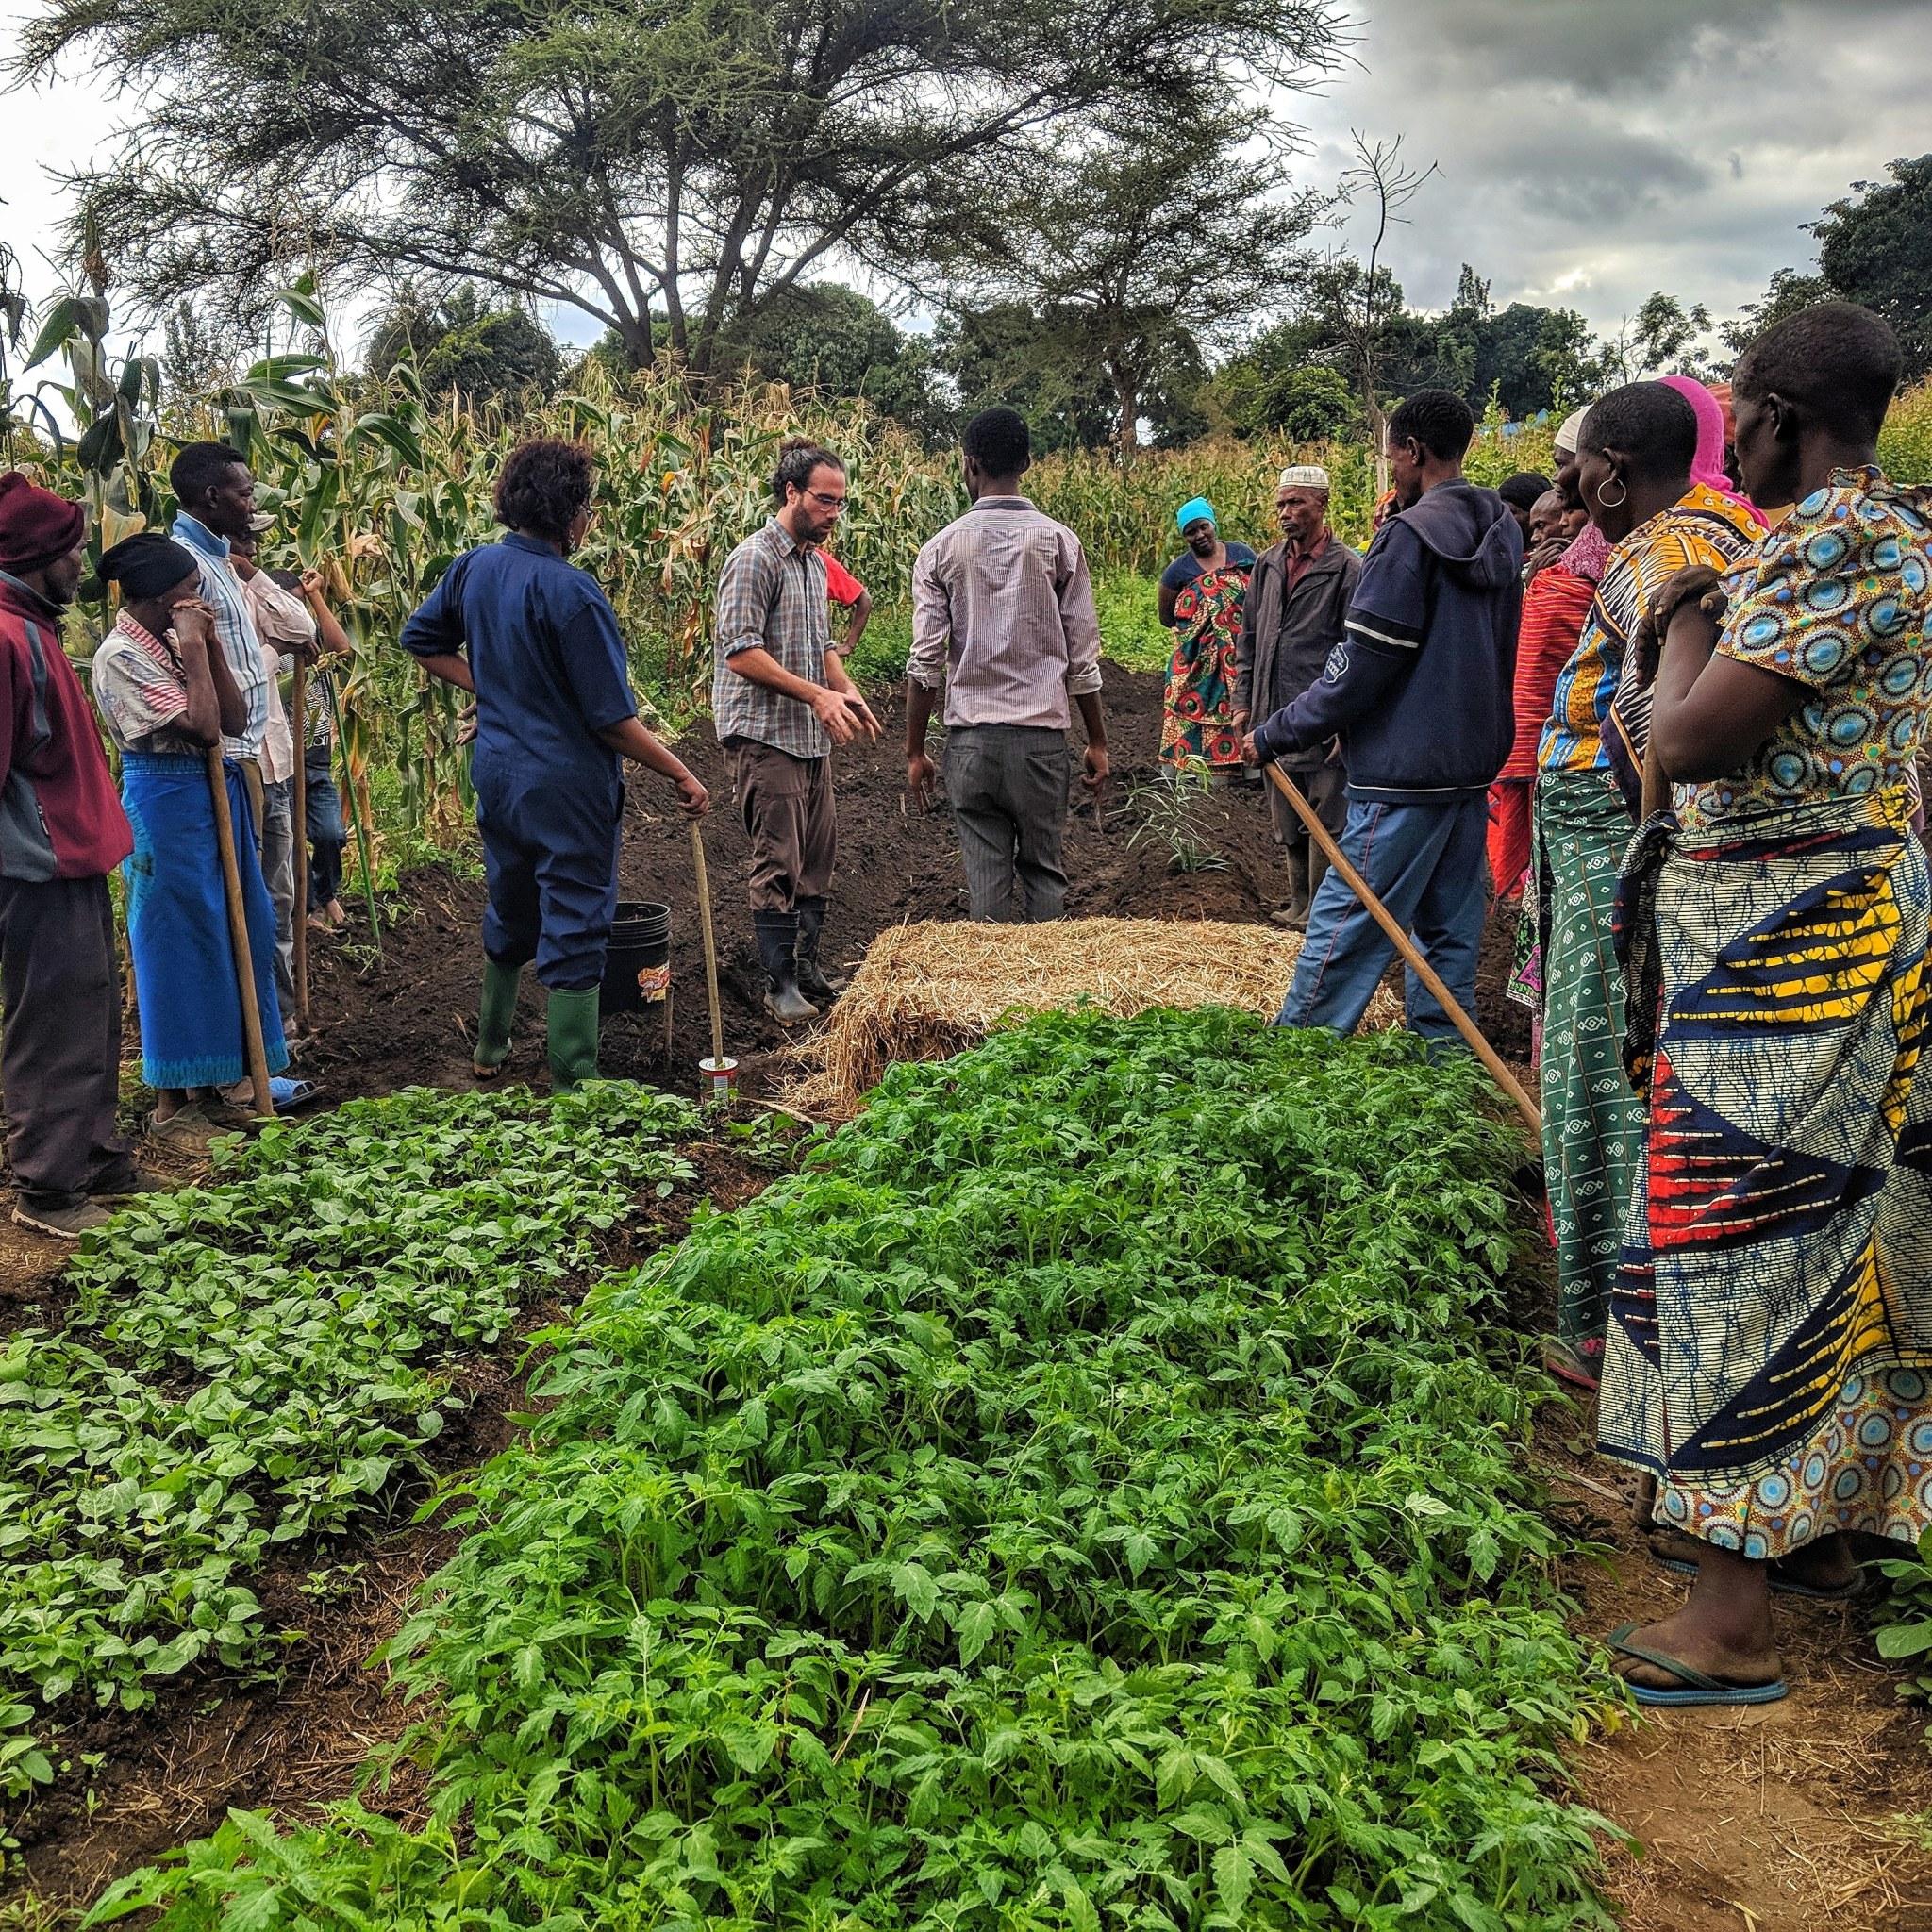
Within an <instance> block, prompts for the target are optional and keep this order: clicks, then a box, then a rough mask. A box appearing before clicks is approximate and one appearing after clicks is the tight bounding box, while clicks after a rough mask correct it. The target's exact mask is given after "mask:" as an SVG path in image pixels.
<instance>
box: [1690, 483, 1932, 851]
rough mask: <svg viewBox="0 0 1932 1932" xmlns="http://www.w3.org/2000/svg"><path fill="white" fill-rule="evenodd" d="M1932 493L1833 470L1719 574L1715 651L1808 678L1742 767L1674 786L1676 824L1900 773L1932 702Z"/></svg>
mask: <svg viewBox="0 0 1932 1932" xmlns="http://www.w3.org/2000/svg"><path fill="white" fill-rule="evenodd" d="M1928 540H1932V490H1927V489H1924V488H1918V489H1914V488H1910V487H1907V486H1905V485H1900V484H1894V483H1891V482H1890V481H1888V480H1887V478H1886V477H1885V476H1884V475H1882V474H1881V473H1880V472H1879V471H1878V470H1876V469H1870V470H1835V471H1833V472H1832V476H1831V481H1830V483H1829V484H1828V485H1827V486H1826V487H1825V488H1824V489H1823V490H1821V491H1817V492H1816V493H1815V494H1814V495H1811V496H1807V498H1806V499H1805V501H1804V502H1803V503H1801V504H1799V505H1798V507H1797V508H1796V509H1794V510H1793V511H1792V512H1791V513H1790V516H1788V517H1787V518H1785V520H1784V521H1783V522H1782V523H1781V524H1779V525H1778V526H1777V528H1776V529H1775V530H1774V531H1772V532H1771V533H1770V534H1769V535H1767V536H1766V537H1765V538H1764V539H1763V541H1762V542H1761V543H1759V545H1758V546H1757V549H1756V550H1754V551H1753V552H1751V554H1750V555H1748V556H1746V557H1745V558H1743V559H1742V560H1741V561H1740V563H1739V564H1738V566H1737V568H1736V569H1735V570H1733V571H1731V572H1730V573H1729V574H1728V575H1726V576H1725V578H1724V593H1725V595H1726V597H1727V598H1728V599H1729V603H1730V610H1731V619H1730V621H1729V622H1727V623H1726V624H1725V625H1724V636H1723V638H1722V639H1721V640H1720V641H1719V643H1718V650H1719V652H1720V654H1721V655H1723V656H1724V657H1726V658H1736V659H1737V660H1738V661H1739V663H1740V664H1757V665H1760V666H1762V667H1763V669H1765V670H1767V671H1775V672H1777V673H1778V674H1779V675H1781V676H1784V677H1790V678H1795V679H1796V680H1797V681H1798V682H1799V683H1800V684H1805V685H1808V686H1809V687H1810V688H1811V689H1812V691H1814V692H1815V693H1816V695H1815V696H1814V697H1813V698H1812V699H1811V700H1810V702H1809V703H1807V704H1806V705H1803V706H1801V707H1800V708H1798V709H1797V710H1795V711H1793V712H1792V713H1791V714H1790V717H1788V718H1787V719H1786V720H1785V721H1784V723H1783V724H1780V725H1779V726H1778V728H1777V729H1776V730H1775V731H1774V733H1773V734H1772V736H1771V737H1770V739H1769V740H1768V741H1766V742H1765V743H1764V745H1763V746H1762V747H1761V748H1760V749H1759V750H1758V751H1757V753H1756V755H1755V756H1753V757H1752V758H1748V759H1746V760H1745V762H1744V765H1743V766H1742V768H1741V769H1740V770H1739V771H1737V772H1733V773H1731V774H1727V775H1726V776H1724V777H1722V778H1716V779H1712V780H1711V781H1710V782H1709V783H1708V784H1704V785H1687V786H1683V787H1680V788H1679V790H1678V795H1677V816H1678V819H1679V820H1680V822H1681V823H1682V824H1685V825H1687V826H1689V825H1704V824H1714V823H1715V822H1716V821H1717V820H1719V819H1723V818H1735V817H1738V816H1740V815H1741V814H1744V813H1749V812H1754V811H1764V810H1772V809H1776V808H1780V807H1783V806H1787V805H1795V804H1797V803H1799V802H1800V801H1802V800H1805V799H1812V798H1825V797H1857V796H1859V795H1861V794H1863V793H1866V792H1871V791H1882V790H1884V789H1885V788H1886V787H1888V786H1891V785H1903V784H1906V783H1907V782H1908V781H1909V778H1910V776H1911V775H1912V773H1913V766H1914V762H1915V760H1916V758H1917V756H1918V747H1919V741H1920V739H1921V738H1922V737H1923V736H1924V728H1925V714H1926V709H1927V707H1928V705H1932V656H1928V655H1927V651H1926V647H1925V641H1924V636H1923V632H1924V626H1925V624H1926V620H1927V617H1928V615H1932V596H1928V591H1927V578H1928V575H1932V555H1928V552H1932V541H1928Z"/></svg>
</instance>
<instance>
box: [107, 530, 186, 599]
mask: <svg viewBox="0 0 1932 1932" xmlns="http://www.w3.org/2000/svg"><path fill="white" fill-rule="evenodd" d="M200 570H201V562H200V559H199V558H196V557H195V555H194V553H193V552H192V550H187V549H184V548H183V547H182V545H180V544H179V543H176V542H175V541H174V539H173V538H172V537H164V536H162V535H161V533H160V532H159V531H158V530H140V531H137V532H136V533H135V535H133V536H132V537H125V538H123V539H122V541H120V542H118V543H117V544H115V545H114V547H113V549H111V550H109V551H108V552H107V554H106V555H105V556H103V557H102V558H101V575H102V577H103V578H104V579H105V580H106V581H107V582H108V583H110V584H119V585H120V586H121V594H122V595H123V596H124V597H125V598H127V599H129V600H130V601H131V602H133V603H136V604H141V603H145V602H146V600H147V599H148V598H150V597H158V596H159V595H160V594H161V592H162V591H172V590H173V589H174V588H175V585H176V584H178V583H180V582H181V581H182V579H183V578H185V577H192V576H195V575H198V574H199V573H200Z"/></svg>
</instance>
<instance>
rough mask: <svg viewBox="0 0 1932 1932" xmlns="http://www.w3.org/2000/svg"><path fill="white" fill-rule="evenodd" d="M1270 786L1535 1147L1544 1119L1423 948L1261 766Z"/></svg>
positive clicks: (1307, 809)
mask: <svg viewBox="0 0 1932 1932" xmlns="http://www.w3.org/2000/svg"><path fill="white" fill-rule="evenodd" d="M1262 769H1263V770H1264V771H1265V772H1266V773H1267V774H1268V776H1269V780H1270V782H1271V783H1273V784H1274V785H1275V786H1276V787H1278V788H1279V790H1280V791H1281V795H1282V796H1283V797H1284V798H1286V799H1287V800H1288V802H1289V804H1291V806H1293V808H1294V809H1295V815H1296V816H1297V817H1298V818H1299V819H1300V820H1301V822H1302V824H1305V825H1306V826H1307V828H1308V837H1309V838H1311V839H1312V840H1313V841H1315V843H1316V844H1317V845H1319V846H1320V847H1321V848H1322V854H1323V857H1324V858H1326V859H1327V861H1328V863H1329V864H1330V865H1332V866H1333V867H1334V868H1335V870H1336V871H1337V872H1339V873H1340V874H1341V876H1342V878H1343V879H1344V880H1346V881H1347V883H1348V889H1349V891H1352V892H1353V893H1354V894H1355V895H1356V897H1357V899H1359V900H1360V901H1361V902H1362V904H1363V905H1364V906H1366V907H1367V908H1368V909H1369V916H1370V918H1372V919H1373V920H1374V922H1375V924H1377V925H1379V926H1380V927H1381V928H1382V930H1383V931H1384V932H1385V933H1387V934H1388V935H1389V938H1390V940H1391V942H1392V943H1393V945H1394V947H1395V950H1396V951H1397V952H1398V953H1400V954H1401V955H1402V958H1403V963H1404V964H1405V965H1407V967H1408V969H1409V970H1410V971H1411V972H1412V973H1413V974H1415V976H1416V977H1417V978H1418V979H1420V980H1421V981H1422V983H1423V984H1424V986H1425V987H1427V988H1428V990H1429V991H1430V992H1432V993H1433V994H1434V995H1435V996H1436V1000H1437V1003H1438V1004H1439V1005H1440V1006H1441V1008H1442V1010H1443V1011H1444V1012H1445V1013H1447V1014H1448V1015H1449V1018H1450V1019H1451V1020H1452V1021H1453V1022H1454V1023H1455V1025H1456V1030H1457V1032H1458V1033H1459V1034H1461V1035H1462V1037H1463V1039H1464V1040H1465V1041H1467V1042H1468V1044H1469V1050H1470V1052H1472V1053H1473V1054H1474V1055H1475V1057H1476V1058H1477V1059H1479V1060H1480V1061H1482V1063H1483V1065H1484V1066H1485V1067H1487V1068H1488V1069H1489V1072H1490V1077H1491V1079H1492V1080H1494V1081H1495V1083H1496V1085H1497V1086H1498V1087H1500V1088H1501V1089H1502V1090H1503V1091H1504V1092H1505V1093H1507V1095H1508V1096H1509V1098H1510V1099H1511V1100H1512V1101H1514V1102H1515V1103H1516V1109H1517V1111H1518V1112H1519V1113H1520V1114H1522V1116H1523V1118H1524V1121H1525V1122H1527V1123H1528V1125H1529V1131H1530V1134H1531V1136H1532V1137H1533V1138H1534V1139H1535V1140H1536V1141H1537V1143H1538V1144H1539V1146H1540V1145H1541V1141H1542V1131H1543V1117H1542V1115H1541V1113H1540V1112H1539V1111H1538V1110H1537V1104H1536V1102H1535V1101H1533V1100H1532V1099H1531V1098H1530V1097H1529V1095H1528V1094H1527V1093H1525V1092H1524V1091H1523V1083H1522V1082H1521V1081H1520V1080H1518V1079H1517V1077H1516V1075H1515V1074H1512V1073H1511V1072H1510V1071H1509V1069H1508V1068H1507V1066H1506V1065H1505V1064H1504V1062H1503V1057H1502V1056H1501V1055H1500V1054H1499V1053H1498V1052H1497V1051H1496V1049H1495V1048H1494V1047H1493V1046H1491V1044H1490V1042H1489V1041H1487V1040H1485V1039H1484V1038H1483V1036H1482V1034H1481V1032H1480V1031H1479V1030H1478V1028H1477V1026H1476V1024H1475V1022H1474V1020H1472V1019H1471V1018H1470V1017H1469V1015H1468V1014H1467V1013H1465V1012H1464V1011H1463V1010H1462V1007H1461V1005H1460V1003H1459V1002H1458V1001H1457V997H1456V995H1455V994H1454V993H1452V992H1451V991H1449V989H1448V988H1447V987H1446V986H1444V985H1443V984H1442V980H1441V974H1438V973H1437V971H1436V969H1435V968H1434V967H1433V966H1431V965H1430V964H1429V962H1428V961H1427V960H1426V959H1425V958H1423V955H1422V949H1421V948H1420V947H1419V946H1418V945H1417V944H1416V942H1415V941H1413V940H1412V939H1410V938H1409V936H1408V935H1407V933H1406V932H1405V931H1404V930H1403V929H1402V924H1401V922H1400V921H1399V920H1397V919H1396V917H1395V916H1394V914H1393V913H1391V911H1390V910H1389V908H1388V907H1386V906H1385V905H1383V903H1382V902H1381V900H1379V899H1378V898H1376V897H1375V895H1374V892H1372V891H1370V890H1369V885H1368V881H1367V880H1366V879H1364V878H1363V877H1362V875H1361V874H1360V873H1358V872H1357V871H1356V869H1355V867H1354V866H1352V865H1351V864H1349V862H1348V860H1347V859H1346V858H1343V857H1342V853H1341V846H1340V845H1338V844H1337V843H1336V842H1335V841H1334V840H1333V839H1332V838H1331V837H1330V836H1329V832H1328V827H1327V826H1326V825H1324V824H1323V823H1322V817H1321V814H1320V813H1319V812H1317V811H1316V809H1315V808H1314V807H1313V806H1312V805H1310V804H1309V803H1308V801H1307V799H1306V798H1304V797H1303V796H1302V795H1301V793H1300V792H1299V791H1296V790H1295V789H1294V787H1293V786H1292V785H1291V784H1290V783H1289V782H1288V780H1287V779H1286V778H1285V777H1283V776H1282V774H1281V773H1280V771H1279V770H1278V769H1277V768H1276V767H1275V766H1274V765H1264V766H1263V767H1262Z"/></svg>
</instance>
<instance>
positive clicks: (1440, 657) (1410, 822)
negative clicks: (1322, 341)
mask: <svg viewBox="0 0 1932 1932" xmlns="http://www.w3.org/2000/svg"><path fill="white" fill-rule="evenodd" d="M1474 433H1475V420H1474V417H1473V416H1472V415H1471V414H1470V410H1469V405H1468V404H1467V403H1465V402H1464V401H1463V400H1462V398H1461V397H1460V396H1457V395H1455V394H1453V393H1452V392H1451V391H1447V390H1427V389H1425V390H1423V391H1419V392H1418V393H1417V394H1415V395H1412V396H1410V397H1409V398H1408V400H1407V402H1405V403H1404V404H1402V406H1401V407H1400V408H1397V409H1396V411H1395V413H1394V414H1393V415H1392V416H1391V418H1390V419H1389V466H1390V470H1391V475H1392V476H1393V478H1394V483H1395V514H1394V515H1392V516H1391V517H1390V518H1389V520H1388V522H1387V523H1385V524H1384V525H1382V527H1381V529H1379V530H1378V531H1377V532H1376V533H1375V541H1374V542H1373V543H1372V544H1370V546H1369V554H1368V557H1367V558H1366V559H1365V560H1364V562H1363V564H1362V570H1361V575H1360V577H1359V579H1358V580H1357V584H1356V587H1355V594H1354V597H1353V599H1352V600H1351V602H1350V604H1349V608H1348V627H1347V633H1346V635H1345V636H1344V638H1343V639H1342V641H1341V642H1340V643H1339V644H1337V645H1336V646H1335V648H1334V650H1333V651H1332V652H1331V653H1330V654H1329V658H1328V667H1327V671H1326V673H1325V675H1324V676H1323V677H1322V678H1321V680H1320V681H1319V682H1318V683H1316V684H1313V685H1311V686H1310V687H1309V688H1308V689H1307V691H1304V692H1303V693H1302V695H1301V696H1300V697H1298V698H1296V699H1295V700H1294V702H1293V703H1292V704H1291V705H1289V706H1288V707H1287V708H1286V709H1284V710H1280V711H1276V712H1275V713H1274V716H1273V717H1271V718H1269V719H1268V720H1267V721H1266V722H1265V723H1264V724H1260V725H1259V726H1257V729H1256V730H1254V731H1253V732H1252V733H1250V734H1249V736H1248V739H1247V741H1246V743H1245V746H1244V751H1245V755H1246V757H1247V758H1248V759H1249V760H1250V762H1253V763H1257V764H1267V763H1271V762H1273V761H1274V759H1276V758H1283V757H1287V756H1291V755H1293V754H1295V753H1298V752H1302V751H1305V750H1307V748H1308V747H1310V746H1313V745H1318V744H1322V743H1324V742H1325V741H1327V740H1329V739H1330V738H1333V737H1335V736H1337V735H1338V734H1340V736H1341V743H1342V752H1343V756H1344V758H1346V760H1347V765H1348V824H1347V826H1346V828H1345V829H1344V830H1343V832H1342V835H1341V849H1342V851H1343V852H1344V853H1346V854H1347V856H1348V859H1349V862H1350V864H1352V865H1353V866H1354V867H1355V869H1356V871H1357V873H1359V874H1361V876H1362V879H1363V880H1364V882H1365V883H1366V884H1367V885H1368V887H1369V889H1370V891H1373V892H1374V894H1375V895H1376V897H1377V898H1379V899H1380V900H1381V902H1382V904H1383V905H1384V906H1385V907H1386V908H1388V910H1389V911H1390V912H1391V914H1392V915H1393V916H1394V917H1395V918H1396V919H1397V920H1399V921H1400V922H1401V923H1402V924H1403V925H1404V926H1406V927H1407V928H1408V929H1409V930H1410V931H1411V932H1412V933H1413V934H1414V935H1415V940H1416V943H1417V944H1418V945H1419V946H1420V947H1421V949H1422V952H1423V954H1424V958H1427V960H1428V961H1429V963H1430V965H1431V966H1433V967H1434V968H1435V969H1436V971H1437V973H1439V974H1441V978H1442V981H1443V983H1444V984H1445V985H1446V986H1447V987H1448V989H1449V991H1450V992H1451V993H1452V994H1453V995H1454V996H1455V998H1456V999H1457V1002H1458V1003H1459V1004H1460V1005H1461V1007H1462V1008H1463V1010H1464V1011H1465V1012H1474V1010H1475V967H1476V949H1477V946H1478V944H1479V943H1480V941H1481V939H1482V929H1483V912H1484V901H1483V857H1484V844H1485V841H1486V839H1487V836H1488V831H1489V788H1490V784H1491V780H1492V779H1493V778H1494V777H1495V775H1496V774H1497V773H1498V772H1499V771H1500V770H1501V769H1502V766H1503V761H1504V759H1505V758H1507V757H1508V755H1509V745H1510V741H1511V740H1512V739H1513V738H1514V737H1515V734H1516V714H1515V710H1514V705H1513V691H1512V680H1513V676H1514V671H1515V664H1516V625H1517V618H1518V613H1519V610H1520V608H1521V606H1522V601H1523V585H1522V577H1521V572H1522V569H1523V533H1522V532H1521V531H1520V530H1519V529H1518V528H1517V526H1516V520H1515V518H1514V517H1512V516H1511V515H1510V514H1509V510H1508V508H1507V505H1505V504H1504V503H1503V501H1502V499H1501V498H1500V497H1498V496H1497V494H1496V492H1495V491H1493V490H1481V489H1478V488H1477V487H1476V486H1475V485H1474V484H1472V483H1468V482H1465V481H1464V480H1463V475H1462V456H1463V452H1464V451H1465V450H1466V449H1468V447H1469V444H1470V440H1471V438H1472V437H1473V436H1474ZM1390 953H1391V944H1390V941H1389V940H1388V938H1387V936H1386V935H1385V934H1384V933H1383V931H1382V929H1381V927H1380V926H1379V925H1377V924H1376V923H1375V921H1374V917H1373V916H1372V915H1371V914H1370V912H1369V910H1368V908H1366V907H1365V906H1363V905H1361V904H1360V903H1359V902H1358V901H1357V898H1356V896H1355V892H1354V891H1353V889H1352V888H1351V887H1350V886H1349V884H1348V882H1347V881H1346V880H1345V879H1343V878H1342V876H1341V874H1339V873H1333V872H1331V873H1330V874H1328V876H1327V877H1326V878H1324V880H1323V881H1322V886H1321V890H1320V891H1318V892H1317V893H1316V894H1315V900H1314V904H1313V906H1312V907H1311V908H1309V912H1308V936H1307V940H1306V941H1305V942H1304V943H1303V946H1302V950H1301V957H1300V958H1298V959H1297V960H1296V961H1295V969H1294V978H1293V980H1292V981H1291V983H1290V986H1289V989H1288V998H1287V1000H1286V1002H1285V1003H1284V1004H1283V1006H1282V1008H1281V1016H1280V1019H1279V1021H1278V1022H1277V1024H1280V1025H1283V1026H1329V1027H1333V1028H1334V1029H1335V1031H1336V1032H1338V1033H1353V1032H1354V1031H1355V1029H1356V1027H1357V1024H1359V1023H1360V1021H1361V1017H1362V1015H1363V1013H1365V1012H1366V1011H1367V1010H1368V1005H1369V1001H1370V999H1371V998H1372V997H1373V995H1374V991H1375V985H1376V982H1377V981H1378V980H1379V979H1380V978H1381V976H1382V969H1383V968H1384V967H1385V966H1386V965H1387V964H1388V963H1389V957H1390ZM1405 1005H1406V1008H1407V1022H1408V1025H1409V1028H1410V1030H1411V1031H1412V1032H1415V1033H1419V1034H1421V1035H1422V1036H1423V1038H1424V1039H1425V1040H1429V1041H1437V1040H1451V1039H1455V1038H1457V1034H1456V1029H1455V1026H1454V1024H1453V1023H1452V1022H1451V1020H1450V1018H1449V1016H1448V1014H1447V1013H1445V1012H1444V1011H1443V1010H1442V1008H1441V1006H1440V1005H1439V1004H1438V1002H1437V1001H1436V999H1435V997H1434V996H1433V995H1432V994H1431V993H1430V992H1429V991H1427V989H1426V988H1425V987H1424V986H1423V984H1422V983H1421V981H1420V980H1418V979H1417V977H1416V976H1415V974H1413V973H1412V972H1411V973H1410V974H1409V975H1408V991H1407V1000H1406V1002H1405Z"/></svg>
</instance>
